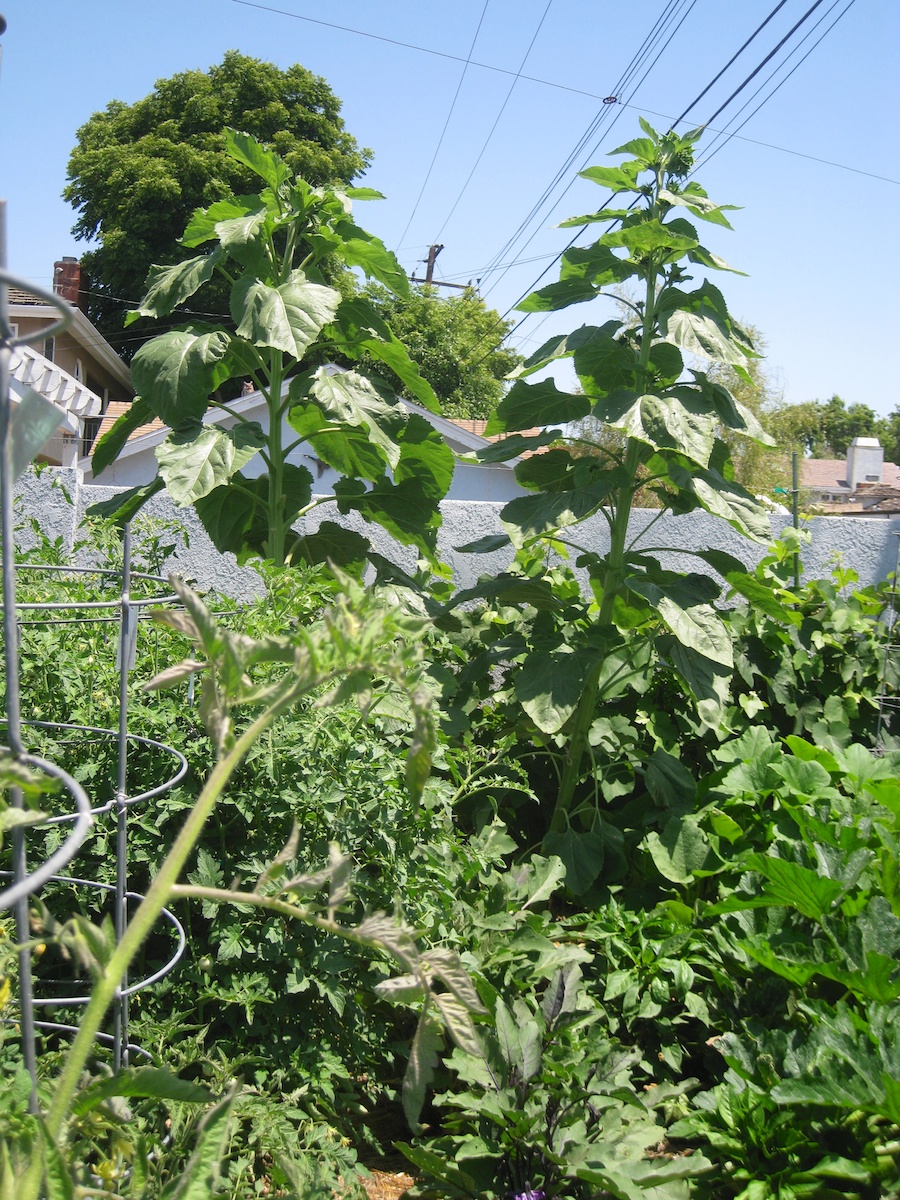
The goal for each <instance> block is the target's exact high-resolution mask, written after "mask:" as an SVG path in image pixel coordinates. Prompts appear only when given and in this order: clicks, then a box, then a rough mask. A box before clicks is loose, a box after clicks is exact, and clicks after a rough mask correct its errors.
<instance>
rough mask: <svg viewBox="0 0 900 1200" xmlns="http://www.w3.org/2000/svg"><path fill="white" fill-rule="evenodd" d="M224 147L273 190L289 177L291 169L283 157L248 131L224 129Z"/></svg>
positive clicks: (275, 190) (276, 189)
mask: <svg viewBox="0 0 900 1200" xmlns="http://www.w3.org/2000/svg"><path fill="white" fill-rule="evenodd" d="M225 149H226V150H227V151H228V153H229V155H230V156H231V157H232V158H233V159H234V160H235V161H236V162H239V163H243V164H244V166H245V167H249V168H250V170H251V171H253V172H254V173H255V174H256V175H258V176H259V177H260V179H264V180H265V182H266V183H267V184H268V185H269V187H270V188H271V189H272V191H273V192H277V191H278V189H279V188H280V187H281V185H282V184H283V183H284V182H285V181H286V180H287V179H288V178H289V177H290V174H291V171H290V168H289V167H288V165H287V163H286V162H285V161H284V159H282V158H281V157H280V156H279V155H278V154H276V153H275V151H274V150H269V149H268V148H267V147H266V146H264V145H262V143H261V142H258V141H257V140H256V138H254V137H251V136H250V134H249V133H239V132H238V131H237V130H236V129H226V130H225Z"/></svg>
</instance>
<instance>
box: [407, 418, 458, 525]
mask: <svg viewBox="0 0 900 1200" xmlns="http://www.w3.org/2000/svg"><path fill="white" fill-rule="evenodd" d="M453 466H454V461H453V451H452V450H451V449H450V447H449V446H448V445H447V443H446V442H445V441H444V439H443V438H442V437H441V435H440V434H439V433H438V431H437V430H436V429H435V428H434V426H433V425H432V424H431V422H430V421H426V419H425V418H424V417H422V416H420V415H419V414H418V413H410V415H409V417H408V418H407V422H406V425H405V426H404V428H403V436H402V438H401V441H400V461H399V462H398V463H397V467H396V470H395V471H394V479H395V480H396V482H397V483H402V482H403V480H404V479H417V480H418V481H419V483H420V485H421V487H422V490H423V491H424V492H425V494H426V496H430V497H431V499H432V500H434V501H435V502H436V503H437V502H439V501H441V500H443V498H444V497H445V496H446V494H447V492H448V491H449V489H450V483H451V481H452V479H453Z"/></svg>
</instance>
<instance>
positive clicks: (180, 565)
mask: <svg viewBox="0 0 900 1200" xmlns="http://www.w3.org/2000/svg"><path fill="white" fill-rule="evenodd" d="M16 490H17V496H18V505H19V518H20V522H21V521H22V519H24V518H29V517H34V518H36V519H37V520H38V522H39V523H40V525H41V528H42V529H43V530H44V531H45V532H46V533H47V534H48V535H49V536H50V537H51V538H56V537H61V538H62V539H63V544H64V545H65V546H66V547H67V549H69V550H70V551H71V547H72V546H73V545H74V543H75V541H76V540H77V537H78V533H77V531H78V526H79V524H80V522H81V520H82V517H83V515H84V513H85V511H86V509H87V508H88V507H89V506H90V505H91V504H93V503H95V502H96V501H98V500H105V499H107V498H108V497H109V496H112V495H114V494H115V492H116V490H117V489H116V488H110V487H102V486H100V485H98V484H89V485H85V484H84V483H83V481H82V480H81V478H80V474H79V472H77V471H75V470H66V469H63V468H48V469H45V470H43V471H42V472H41V473H40V474H39V475H35V474H33V473H30V472H29V473H28V474H26V475H25V476H24V477H23V478H22V479H21V480H20V481H19V483H18V485H17V489H16ZM70 500H71V502H70ZM501 508H502V504H500V503H490V502H486V501H459V500H448V501H445V502H444V504H443V505H442V512H443V518H444V523H443V527H442V529H441V533H440V539H439V546H440V551H441V555H442V557H443V559H444V561H445V562H448V563H449V564H450V565H451V566H452V567H453V570H454V574H455V577H456V580H457V582H458V584H459V585H460V586H462V587H467V586H469V585H470V584H472V583H474V582H475V581H476V580H477V579H478V577H479V576H480V575H483V574H488V573H496V572H497V571H499V570H502V568H503V567H504V566H505V565H506V563H507V562H508V561H509V559H510V557H511V555H510V553H509V552H505V553H504V552H497V553H494V554H488V555H484V554H460V553H458V551H457V550H456V547H458V546H461V545H465V544H466V543H469V542H473V541H476V540H477V539H478V538H481V537H485V536H487V535H489V534H493V533H497V532H500V530H501V525H500V521H499V512H500V509H501ZM143 513H144V514H145V515H146V516H148V517H151V518H155V519H161V520H166V521H172V520H175V521H178V522H179V523H180V524H182V525H183V526H184V527H185V529H186V530H187V534H188V542H189V546H188V548H187V549H186V550H182V551H179V553H178V554H177V556H176V558H175V559H174V560H172V561H171V562H170V563H169V566H168V569H169V570H172V571H175V572H176V573H178V574H181V575H183V576H184V577H185V578H187V579H191V580H196V582H197V583H198V584H199V585H200V586H201V587H204V588H205V587H215V588H216V589H217V590H219V591H220V592H223V593H225V594H227V595H231V596H234V597H235V598H236V599H249V598H250V597H251V596H252V595H254V594H258V593H259V591H260V590H261V586H260V580H259V577H258V575H257V574H256V572H255V571H253V570H252V569H251V568H249V567H239V566H238V565H237V562H236V561H235V559H234V557H233V556H232V555H221V554H219V553H218V551H217V550H216V549H215V547H214V546H213V545H212V543H211V542H210V540H209V538H208V537H207V535H206V533H205V532H204V530H203V528H202V526H201V525H200V523H199V521H198V520H197V518H196V516H195V514H194V511H193V509H176V508H174V506H173V505H172V503H171V501H170V500H169V498H168V496H167V495H166V494H165V493H161V494H160V495H158V496H155V497H154V498H153V499H152V500H151V502H150V503H149V504H148V505H147V506H146V507H145V508H144V510H143ZM326 519H328V520H342V521H343V520H345V521H346V523H347V524H350V525H352V526H353V527H355V528H358V529H360V530H365V531H366V532H367V533H368V534H369V536H370V538H371V540H372V542H373V543H374V545H375V546H376V548H377V549H378V551H379V553H381V554H383V555H384V556H385V557H386V558H390V559H392V560H393V561H395V562H399V563H400V565H402V566H406V567H408V568H409V567H412V566H413V565H414V562H415V555H414V553H413V552H411V551H406V550H404V549H403V548H399V549H398V547H397V546H396V545H395V544H394V543H393V542H392V540H391V539H390V538H389V537H388V535H387V534H386V533H384V532H383V531H382V530H381V529H379V528H377V527H375V526H367V525H366V524H365V523H364V522H363V521H362V520H361V519H359V518H357V519H356V520H355V521H354V520H352V519H350V518H346V519H344V518H341V517H339V516H338V514H337V512H336V510H335V509H334V508H333V506H332V505H330V504H326V505H322V506H321V507H319V508H318V509H317V510H316V514H315V521H314V522H311V527H314V526H315V525H317V524H318V522H319V521H320V520H326ZM654 519H655V520H654ZM651 521H654V524H653V528H652V530H648V536H647V538H646V539H645V544H646V545H647V546H648V547H649V546H653V547H657V548H658V547H666V546H673V547H678V548H679V549H678V550H672V551H671V552H667V553H666V554H665V555H663V556H662V557H663V560H664V562H665V565H666V566H669V567H671V568H672V569H674V570H694V571H696V570H699V569H700V567H701V566H702V564H699V565H698V563H699V560H697V559H695V558H692V557H691V556H690V555H689V554H686V553H684V551H689V550H705V549H709V548H715V549H718V550H726V551H728V552H729V553H731V554H734V555H735V556H736V557H737V558H739V559H741V561H743V562H744V563H746V565H747V566H748V567H752V566H753V565H755V564H756V563H757V562H758V561H759V559H760V558H762V556H763V555H764V554H765V548H764V547H762V546H756V545H754V544H753V543H751V542H748V541H746V540H745V539H744V538H742V537H741V536H740V535H739V534H737V533H736V532H735V531H734V530H733V529H731V527H730V526H729V525H727V524H726V523H725V522H724V521H721V520H719V519H717V518H715V517H711V516H709V515H708V514H707V513H702V512H700V513H689V514H688V515H686V516H680V517H677V516H671V515H665V516H663V517H659V516H658V514H657V513H655V512H654V511H653V510H649V509H641V510H638V511H637V512H635V514H634V516H633V518H632V524H631V529H632V531H633V534H634V535H636V534H638V533H639V531H640V530H642V529H645V528H647V526H649V524H650V522H651ZM771 521H772V536H773V538H776V537H777V536H778V535H779V534H780V532H781V531H782V529H784V528H785V526H786V525H788V524H789V523H790V521H789V518H788V517H785V516H773V517H772V518H771ZM804 528H805V529H806V530H807V531H808V532H809V534H810V535H811V542H810V544H809V545H806V546H804V548H803V553H802V561H803V567H804V577H805V578H806V579H816V578H823V577H827V576H828V575H829V574H830V571H831V564H832V563H833V561H834V559H835V556H840V559H841V562H842V564H843V566H844V567H849V568H852V569H854V570H855V571H856V572H857V573H858V575H859V578H860V582H861V583H862V584H863V585H866V584H870V583H874V582H876V581H878V580H881V579H886V578H887V576H888V575H889V574H890V573H891V572H892V571H893V570H894V569H895V566H896V562H897V548H898V535H900V517H889V516H884V517H865V518H860V517H815V518H813V519H812V520H810V521H808V522H805V523H804ZM21 536H22V539H23V542H24V543H25V544H27V542H28V541H29V533H28V530H27V528H25V527H23V529H22V533H21ZM572 541H573V542H576V543H577V544H578V545H579V546H583V547H586V548H590V549H592V550H600V551H601V552H602V550H603V549H604V548H605V547H606V546H607V545H608V544H609V531H608V529H607V526H606V522H605V521H604V520H603V519H602V517H594V518H593V519H591V520H590V521H586V522H584V524H582V525H580V526H578V527H577V529H576V530H574V531H572Z"/></svg>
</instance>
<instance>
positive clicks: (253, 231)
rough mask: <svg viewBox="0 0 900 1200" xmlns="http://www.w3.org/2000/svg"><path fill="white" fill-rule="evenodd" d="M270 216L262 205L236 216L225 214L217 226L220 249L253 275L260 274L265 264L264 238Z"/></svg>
mask: <svg viewBox="0 0 900 1200" xmlns="http://www.w3.org/2000/svg"><path fill="white" fill-rule="evenodd" d="M270 227H271V218H270V215H269V212H268V211H267V210H266V209H265V208H257V209H255V210H254V211H253V212H249V213H244V214H243V215H242V216H239V217H228V218H226V219H225V220H224V221H219V222H218V223H217V225H216V236H217V237H218V239H219V242H220V244H221V247H222V250H223V251H224V252H226V253H227V254H228V255H229V257H231V258H232V259H234V260H235V261H236V262H238V263H240V264H241V266H243V267H245V268H247V269H248V270H249V271H252V272H255V273H256V274H260V275H261V274H263V273H264V272H265V271H266V269H267V267H268V258H267V253H266V251H267V244H266V243H267V237H266V234H267V233H268V232H269V230H270Z"/></svg>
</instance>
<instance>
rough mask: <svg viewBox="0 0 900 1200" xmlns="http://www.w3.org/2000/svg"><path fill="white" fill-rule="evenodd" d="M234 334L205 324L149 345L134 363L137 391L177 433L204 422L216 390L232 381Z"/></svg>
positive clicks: (153, 341)
mask: <svg viewBox="0 0 900 1200" xmlns="http://www.w3.org/2000/svg"><path fill="white" fill-rule="evenodd" d="M230 350H231V336H230V334H228V333H226V332H225V331H224V330H222V329H215V330H208V329H205V328H203V327H200V326H192V327H189V328H187V329H173V330H170V331H169V332H168V333H163V334H160V336H159V337H155V338H153V339H152V341H149V342H146V343H145V344H144V345H143V346H141V347H140V349H139V350H138V351H137V353H136V354H135V356H134V358H133V359H132V362H131V381H132V383H133V384H134V389H135V391H136V392H137V393H138V394H139V395H140V396H141V397H142V399H143V400H144V401H145V403H146V404H148V405H149V406H150V407H151V408H152V409H153V411H154V413H155V414H156V415H157V416H158V417H160V418H161V419H162V420H163V421H164V422H165V423H166V425H169V426H170V427H171V428H172V429H178V428H179V427H180V426H182V425H190V424H193V423H194V422H196V421H199V420H200V418H201V417H202V416H203V414H204V413H205V412H206V408H207V403H208V398H209V395H210V393H211V392H213V391H215V389H216V388H217V387H218V386H219V384H221V383H223V382H224V381H225V380H226V379H228V378H229V377H230V374H231V366H230V364H229V361H228V359H229V356H230Z"/></svg>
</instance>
